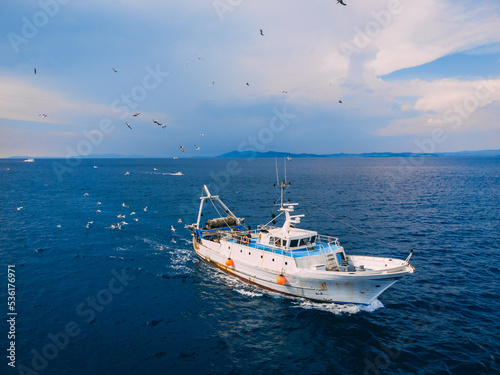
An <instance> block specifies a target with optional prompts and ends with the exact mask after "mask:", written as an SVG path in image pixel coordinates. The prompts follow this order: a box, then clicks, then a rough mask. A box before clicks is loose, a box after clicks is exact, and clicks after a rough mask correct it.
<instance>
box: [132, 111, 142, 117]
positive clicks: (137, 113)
mask: <svg viewBox="0 0 500 375" xmlns="http://www.w3.org/2000/svg"><path fill="white" fill-rule="evenodd" d="M140 114H141V112H136V113H134V114H133V115H132V117H137V116H139V115H140Z"/></svg>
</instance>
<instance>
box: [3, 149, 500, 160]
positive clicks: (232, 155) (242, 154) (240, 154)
mask: <svg viewBox="0 0 500 375" xmlns="http://www.w3.org/2000/svg"><path fill="white" fill-rule="evenodd" d="M419 156H428V157H469V158H472V157H494V158H498V157H500V150H481V151H459V152H434V153H415V152H367V153H362V154H346V153H340V154H308V153H302V154H295V153H292V152H279V151H267V152H257V151H231V152H227V153H225V154H222V155H218V156H192V157H185V159H212V158H215V159H217V158H219V159H252V158H259V159H261V158H283V157H290V158H408V157H419ZM27 158H37V159H63V158H61V157H57V156H56V157H54V156H11V157H8V158H7V159H27ZM77 158H82V159H169V158H171V156H144V155H137V154H134V155H122V154H93V155H85V156H77ZM0 159H1V158H0Z"/></svg>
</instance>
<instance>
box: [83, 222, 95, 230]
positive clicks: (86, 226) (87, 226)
mask: <svg viewBox="0 0 500 375" xmlns="http://www.w3.org/2000/svg"><path fill="white" fill-rule="evenodd" d="M93 223H94V222H93V221H89V222H88V223H87V225H85V228H87V229H89V225H90V224H93Z"/></svg>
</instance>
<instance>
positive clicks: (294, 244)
mask: <svg viewBox="0 0 500 375" xmlns="http://www.w3.org/2000/svg"><path fill="white" fill-rule="evenodd" d="M297 246H299V240H290V247H297Z"/></svg>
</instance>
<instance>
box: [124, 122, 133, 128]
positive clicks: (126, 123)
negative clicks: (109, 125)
mask: <svg viewBox="0 0 500 375" xmlns="http://www.w3.org/2000/svg"><path fill="white" fill-rule="evenodd" d="M125 125H127V126H128V128H129V129H132V127H131V126H130V124H129V123H128V122H126V121H125Z"/></svg>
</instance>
